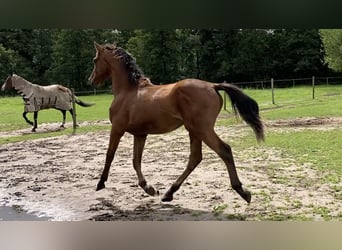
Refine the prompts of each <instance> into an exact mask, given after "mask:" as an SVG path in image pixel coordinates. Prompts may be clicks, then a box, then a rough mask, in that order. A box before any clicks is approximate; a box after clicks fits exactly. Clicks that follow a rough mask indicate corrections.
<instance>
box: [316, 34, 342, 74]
mask: <svg viewBox="0 0 342 250" xmlns="http://www.w3.org/2000/svg"><path fill="white" fill-rule="evenodd" d="M320 33H321V36H322V39H323V43H324V47H325V50H326V61H327V63H328V64H329V66H330V67H331V68H332V69H333V70H335V71H338V72H341V71H342V49H341V48H342V30H340V29H326V30H324V29H323V30H320Z"/></svg>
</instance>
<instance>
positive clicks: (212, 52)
mask: <svg viewBox="0 0 342 250" xmlns="http://www.w3.org/2000/svg"><path fill="white" fill-rule="evenodd" d="M322 34H323V35H322ZM324 34H325V33H324V32H319V31H318V30H317V29H275V30H260V29H230V30H224V29H163V30H161V29H131V30H117V29H74V30H71V29H0V63H1V68H0V79H5V78H6V77H7V75H8V73H9V72H10V71H14V72H16V73H17V74H20V75H22V76H23V77H25V78H27V79H28V80H30V81H32V82H36V83H40V84H43V85H44V84H52V83H62V84H64V85H66V86H69V87H73V88H75V89H76V90H89V89H91V86H89V85H87V79H88V76H89V75H90V73H91V70H92V67H93V63H92V58H93V57H94V54H95V50H94V46H93V41H97V42H98V43H113V42H116V43H117V44H118V45H119V46H121V47H123V48H124V49H126V50H128V51H129V52H130V53H132V55H133V56H134V57H135V58H136V60H137V63H138V65H139V66H140V67H141V68H142V70H143V71H144V72H145V74H146V75H147V76H148V77H150V78H151V80H152V82H154V83H157V84H163V83H169V82H174V81H177V80H180V79H183V78H200V79H204V80H208V81H212V82H223V81H233V82H237V81H252V80H256V79H269V78H271V77H273V78H290V77H298V78H301V77H311V76H312V75H316V76H318V75H322V74H327V73H329V72H328V71H327V65H326V63H325V61H324V59H325V57H324V56H325V48H324V47H323V42H322V39H321V35H322V36H323V39H325V40H324V41H326V38H327V37H328V36H327V35H324ZM337 38H338V39H339V40H341V39H340V38H339V37H337ZM324 45H326V50H327V52H328V56H327V60H328V61H329V65H331V66H332V67H334V68H335V69H338V68H336V67H335V66H334V63H333V62H332V53H331V52H330V51H331V50H330V47H329V43H328V42H325V43H324ZM335 54H336V55H338V53H335ZM339 57H340V56H339ZM330 58H331V59H330ZM336 58H337V57H336Z"/></svg>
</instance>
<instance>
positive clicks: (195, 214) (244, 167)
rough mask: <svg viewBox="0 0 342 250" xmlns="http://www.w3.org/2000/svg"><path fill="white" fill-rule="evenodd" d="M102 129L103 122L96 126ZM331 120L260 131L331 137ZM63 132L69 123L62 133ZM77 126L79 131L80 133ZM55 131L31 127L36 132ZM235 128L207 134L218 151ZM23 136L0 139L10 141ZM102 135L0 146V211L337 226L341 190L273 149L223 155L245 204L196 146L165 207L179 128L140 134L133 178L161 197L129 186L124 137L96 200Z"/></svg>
mask: <svg viewBox="0 0 342 250" xmlns="http://www.w3.org/2000/svg"><path fill="white" fill-rule="evenodd" d="M99 123H102V124H106V123H107V122H104V121H103V122H99ZM341 124H342V119H341V118H323V119H317V118H307V119H298V120H292V121H285V120H284V121H274V122H268V123H266V136H267V131H270V130H290V129H296V130H301V129H319V130H327V129H336V128H340V127H341ZM67 125H68V126H71V124H67ZM84 125H87V123H81V124H80V126H84ZM57 128H58V124H57V123H56V124H40V125H39V128H38V129H37V133H43V132H45V131H51V130H55V129H57ZM249 131H250V128H249V127H247V126H246V125H244V124H239V125H233V126H225V127H216V132H217V133H218V135H219V136H220V137H221V138H222V139H223V140H224V141H226V142H228V143H229V141H233V140H234V141H236V140H241V137H242V136H244V135H246V134H247V133H249ZM25 133H30V128H27V129H24V130H18V131H13V132H10V133H0V136H7V137H9V136H16V135H21V134H25ZM108 139H109V132H107V131H104V132H97V133H85V134H76V135H65V136H59V137H53V138H47V139H38V140H30V141H24V142H18V143H10V144H6V145H1V146H0V206H1V205H5V206H12V207H15V208H17V209H19V210H25V211H27V212H29V213H34V214H36V215H38V216H47V217H50V220H54V221H55V220H56V221H79V220H252V221H255V220H325V219H327V218H328V219H330V220H342V206H341V205H342V202H341V200H342V198H341V196H342V195H341V192H342V191H341V190H342V182H341V178H340V182H339V183H338V184H336V183H335V184H333V183H331V184H330V183H324V182H323V181H322V180H323V179H324V174H325V173H322V172H318V171H316V170H314V169H313V168H312V166H311V164H310V163H306V164H300V163H297V162H296V161H295V160H294V159H293V158H292V157H291V156H290V155H286V154H284V152H282V151H281V150H279V149H275V148H266V147H263V146H262V145H260V146H255V147H253V148H246V149H245V150H243V151H236V150H234V148H233V154H234V157H235V162H236V165H237V171H238V174H239V177H240V179H241V181H242V182H243V184H244V187H245V188H247V189H248V190H249V191H251V193H252V202H251V203H250V204H249V205H248V204H247V203H246V202H245V201H244V200H243V199H241V198H240V197H239V196H238V194H236V193H235V192H234V191H233V190H232V189H231V187H230V183H229V178H228V173H227V170H226V167H225V166H224V164H223V162H222V161H221V160H220V159H219V158H218V156H217V155H216V154H215V153H214V152H213V151H211V150H210V149H209V148H208V147H207V146H205V145H203V161H202V163H201V164H200V165H199V166H198V167H197V168H196V169H195V170H194V172H193V173H192V174H191V175H190V176H189V177H188V179H187V180H186V181H185V183H184V184H183V185H182V186H181V188H180V190H179V191H178V192H177V193H175V195H174V200H173V201H172V202H170V203H163V202H161V196H162V195H163V194H164V193H165V192H166V190H167V189H168V188H169V187H170V185H171V184H172V183H173V182H174V181H175V180H176V178H177V177H178V176H179V175H180V174H181V173H182V171H183V170H184V168H185V165H186V162H187V159H188V155H189V139H188V136H187V132H186V130H185V129H183V128H180V129H178V130H176V131H174V132H171V133H168V134H164V135H150V136H149V137H148V139H147V142H146V147H145V150H144V155H143V161H142V164H143V167H142V170H143V173H144V175H145V177H146V180H147V182H148V183H149V184H151V185H153V186H154V187H155V188H157V189H158V190H159V192H160V194H161V196H156V197H150V196H148V195H147V194H145V193H144V191H143V190H142V189H141V188H140V187H139V186H138V185H137V182H138V181H137V177H136V174H135V171H134V169H133V167H132V143H133V137H132V136H131V135H130V134H128V133H126V134H125V135H124V136H123V137H122V139H121V142H120V145H119V148H118V150H117V153H116V155H115V158H114V161H113V164H112V168H111V171H110V176H109V179H108V181H107V182H106V188H105V189H103V190H101V191H98V192H96V191H95V188H96V184H97V181H98V178H99V176H100V174H101V172H102V169H103V165H104V160H105V154H106V150H107V145H108Z"/></svg>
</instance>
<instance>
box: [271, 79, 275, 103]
mask: <svg viewBox="0 0 342 250" xmlns="http://www.w3.org/2000/svg"><path fill="white" fill-rule="evenodd" d="M271 89H272V103H273V104H275V102H274V80H273V78H271Z"/></svg>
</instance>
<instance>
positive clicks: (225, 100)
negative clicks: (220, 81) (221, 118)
mask: <svg viewBox="0 0 342 250" xmlns="http://www.w3.org/2000/svg"><path fill="white" fill-rule="evenodd" d="M224 83H226V81H224ZM226 102H227V93H226V91H224V92H223V109H224V111H227V104H226Z"/></svg>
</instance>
